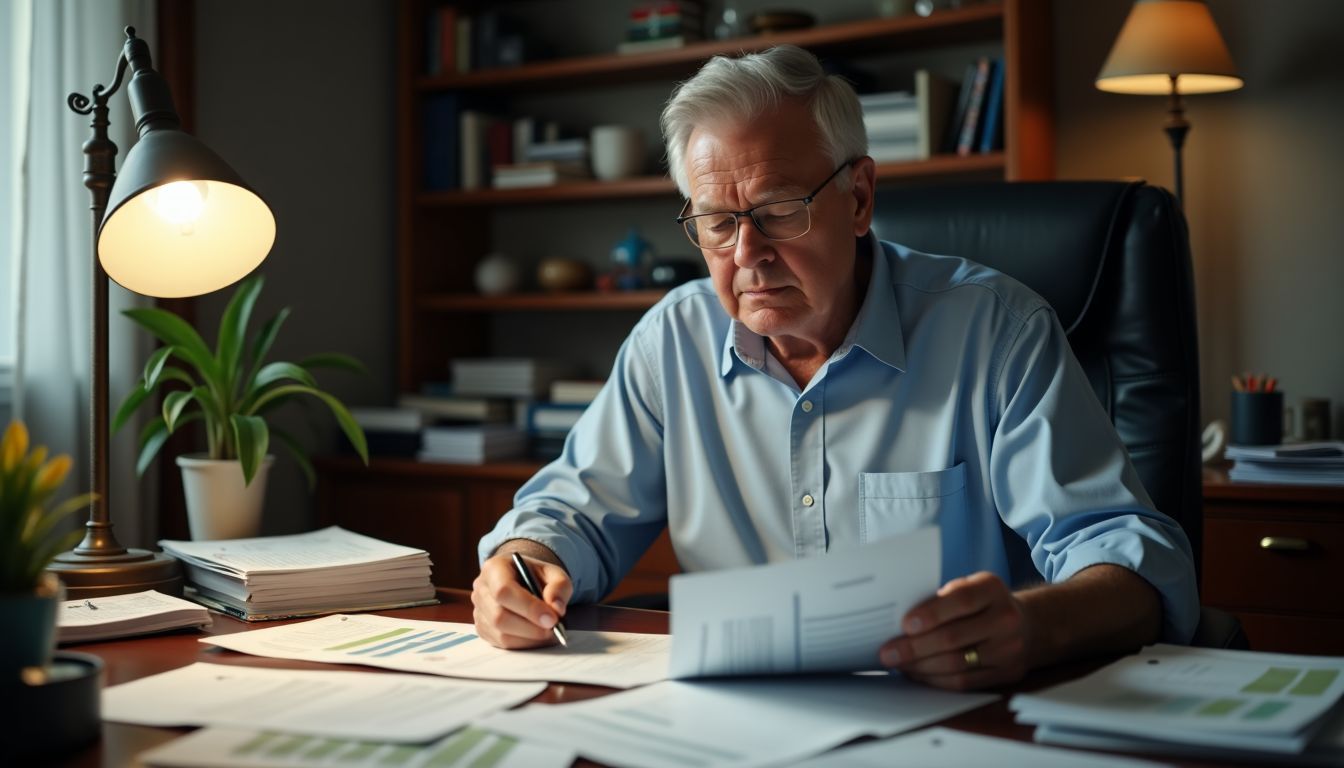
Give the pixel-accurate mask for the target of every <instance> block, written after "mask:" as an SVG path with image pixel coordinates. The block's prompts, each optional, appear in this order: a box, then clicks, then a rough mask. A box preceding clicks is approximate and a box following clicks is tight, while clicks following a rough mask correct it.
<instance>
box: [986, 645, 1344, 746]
mask: <svg viewBox="0 0 1344 768" xmlns="http://www.w3.org/2000/svg"><path fill="white" fill-rule="evenodd" d="M1342 694H1344V659H1341V658H1338V657H1323V656H1294V655H1288V654H1269V653H1253V652H1251V651H1227V650H1213V649H1208V648H1186V647H1184V646H1175V645H1155V646H1151V647H1149V648H1145V649H1144V650H1143V652H1141V653H1139V654H1138V655H1135V656H1129V657H1126V658H1124V659H1121V660H1120V661H1117V662H1115V663H1114V664H1110V665H1108V666H1106V667H1103V668H1102V669H1100V670H1097V671H1096V672H1094V673H1092V674H1091V675H1088V676H1086V677H1083V678H1080V679H1078V680H1074V681H1072V682H1069V683H1065V684H1063V685H1059V686H1055V687H1053V688H1048V689H1046V690H1043V691H1038V692H1036V693H1032V694H1019V695H1018V696H1015V697H1013V700H1012V703H1011V708H1012V709H1013V710H1014V711H1016V712H1017V719H1018V722H1023V723H1030V724H1035V725H1051V726H1066V727H1074V728H1089V729H1094V730H1097V731H1102V732H1109V733H1126V734H1130V735H1133V736H1139V737H1143V738H1148V739H1165V740H1169V741H1176V742H1183V743H1190V744H1207V745H1211V746H1223V747H1240V748H1244V749H1262V750H1271V751H1281V752H1300V751H1302V749H1303V748H1304V747H1305V746H1306V745H1307V743H1308V742H1309V741H1310V740H1311V737H1312V736H1313V735H1314V733H1315V727H1316V726H1319V724H1320V723H1321V722H1323V718H1322V716H1323V715H1325V713H1326V712H1327V711H1328V710H1330V708H1331V707H1332V706H1334V705H1335V704H1336V703H1337V702H1338V701H1339V699H1340V696H1341V695H1342Z"/></svg>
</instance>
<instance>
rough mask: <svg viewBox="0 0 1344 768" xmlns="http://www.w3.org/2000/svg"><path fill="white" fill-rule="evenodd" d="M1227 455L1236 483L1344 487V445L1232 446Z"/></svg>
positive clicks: (1229, 474)
mask: <svg viewBox="0 0 1344 768" xmlns="http://www.w3.org/2000/svg"><path fill="white" fill-rule="evenodd" d="M1225 455H1226V457H1227V458H1228V459H1231V460H1232V461H1233V464H1232V468H1231V469H1229V470H1228V471H1227V477H1228V479H1229V480H1234V481H1236V482H1241V483H1286V484H1290V485H1344V442H1340V441H1334V442H1328V441H1327V442H1315V443H1289V444H1286V445H1231V446H1228V448H1227V452H1226V454H1225Z"/></svg>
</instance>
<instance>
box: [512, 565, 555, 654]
mask: <svg viewBox="0 0 1344 768" xmlns="http://www.w3.org/2000/svg"><path fill="white" fill-rule="evenodd" d="M513 569H514V570H516V571H518V578H519V579H520V580H522V582H523V586H525V587H527V591H528V592H531V593H532V594H533V596H535V597H536V598H537V599H538V600H542V602H545V600H544V599H543V598H542V596H541V589H540V588H538V587H537V582H536V580H535V579H533V578H532V571H531V570H530V569H529V568H528V567H527V563H525V562H523V556H522V555H520V554H518V553H517V552H514V553H513ZM551 632H553V633H555V639H556V640H559V641H560V645H562V646H564V647H566V648H568V647H569V638H568V637H566V636H565V623H564V622H563V621H560V619H558V618H557V619H556V620H555V626H553V627H551Z"/></svg>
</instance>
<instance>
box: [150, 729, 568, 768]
mask: <svg viewBox="0 0 1344 768" xmlns="http://www.w3.org/2000/svg"><path fill="white" fill-rule="evenodd" d="M139 758H140V762H142V763H144V764H146V765H158V766H174V767H175V768H309V767H310V766H312V767H313V768H316V766H331V765H339V766H342V767H343V768H361V767H362V768H386V767H387V766H399V767H400V768H430V767H431V766H432V767H433V768H485V767H486V766H489V768H567V766H568V765H569V764H570V763H572V762H574V758H575V754H574V752H572V751H567V750H565V749H562V748H559V747H552V746H549V745H538V744H530V743H528V742H525V741H519V740H518V739H515V738H513V737H511V736H499V735H497V734H493V733H487V732H486V731H483V730H481V729H479V728H464V729H462V730H460V731H457V732H456V733H454V734H452V735H451V736H447V737H444V738H442V739H440V740H438V741H436V742H434V743H432V744H427V745H420V744H397V743H392V742H378V741H361V740H358V739H347V738H339V737H336V738H332V737H321V736H304V735H301V734H292V733H280V732H278V731H257V730H243V729H237V728H202V729H200V730H198V731H193V732H191V733H189V734H187V735H186V736H183V737H182V738H180V739H174V740H173V741H170V742H168V743H167V744H164V745H163V746H160V747H156V748H154V749H151V750H149V751H148V752H143V753H141V754H140V755H139Z"/></svg>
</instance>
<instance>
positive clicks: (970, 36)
mask: <svg viewBox="0 0 1344 768" xmlns="http://www.w3.org/2000/svg"><path fill="white" fill-rule="evenodd" d="M1003 19H1004V11H1003V4H1002V3H985V4H983V5H973V6H969V7H967V8H958V9H952V10H946V11H939V12H938V13H935V14H933V15H931V16H899V17H893V18H887V19H883V18H874V19H861V20H858V21H850V22H844V23H841V24H827V25H825V26H821V27H813V28H811V29H802V30H794V31H789V32H779V33H776V34H772V35H755V36H749V37H740V38H736V39H733V40H706V41H703V42H698V43H691V44H690V45H687V46H684V47H682V48H676V49H673V50H668V51H652V52H649V53H640V54H631V55H626V56H622V55H620V54H616V53H602V54H595V55H591V56H578V57H572V58H565V59H554V60H551V61H539V62H535V63H531V64H524V65H522V66H520V67H511V68H501V69H486V70H480V71H477V72H468V73H466V74H461V75H457V74H452V75H438V76H424V77H420V78H418V79H417V80H416V83H415V87H416V88H417V89H418V90H420V91H422V92H426V91H440V90H458V91H465V90H483V89H494V90H505V89H507V90H527V89H537V88H542V87H546V88H555V87H564V88H582V87H588V86H595V85H610V84H613V83H629V82H638V81H641V80H653V79H659V78H667V77H674V76H677V75H682V74H688V73H690V72H691V71H692V70H694V69H695V67H696V66H698V65H699V63H700V62H702V61H704V60H705V59H708V58H710V57H711V56H717V55H720V54H722V55H739V54H740V53H752V52H755V51H761V50H764V49H766V48H769V47H771V46H774V45H780V44H783V43H790V44H793V45H797V46H801V47H804V48H809V49H811V50H813V51H816V52H817V53H830V52H837V51H843V53H844V54H845V55H846V56H852V55H855V54H863V53H871V52H874V51H884V50H901V51H912V50H918V49H921V48H937V47H944V46H949V45H957V44H962V43H972V42H978V41H983V40H992V39H997V38H998V37H999V36H1000V35H1001V34H1002V32H1003Z"/></svg>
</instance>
